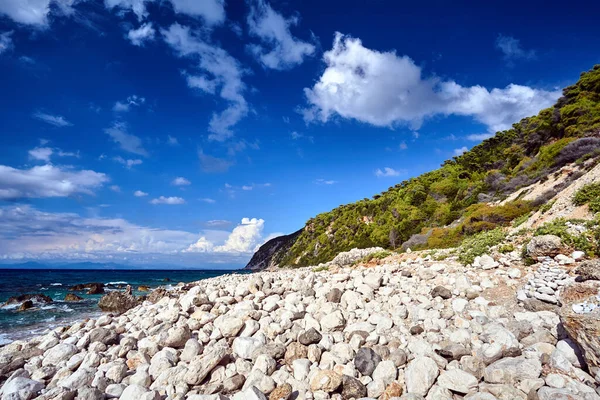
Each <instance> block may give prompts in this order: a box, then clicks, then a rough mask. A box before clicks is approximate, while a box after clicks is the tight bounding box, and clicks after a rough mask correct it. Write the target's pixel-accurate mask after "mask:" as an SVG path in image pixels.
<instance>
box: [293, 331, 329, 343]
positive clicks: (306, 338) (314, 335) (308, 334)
mask: <svg viewBox="0 0 600 400" xmlns="http://www.w3.org/2000/svg"><path fill="white" fill-rule="evenodd" d="M322 338H323V335H321V334H320V333H319V331H317V330H316V329H315V328H310V329H308V330H307V331H305V332H302V333H301V334H300V335H299V336H298V342H300V344H303V345H304V346H308V345H311V344H314V343H319V342H320V341H321V339H322Z"/></svg>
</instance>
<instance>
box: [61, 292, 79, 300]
mask: <svg viewBox="0 0 600 400" xmlns="http://www.w3.org/2000/svg"><path fill="white" fill-rule="evenodd" d="M81 300H83V297H80V296H77V295H76V294H75V293H67V294H66V295H65V301H81Z"/></svg>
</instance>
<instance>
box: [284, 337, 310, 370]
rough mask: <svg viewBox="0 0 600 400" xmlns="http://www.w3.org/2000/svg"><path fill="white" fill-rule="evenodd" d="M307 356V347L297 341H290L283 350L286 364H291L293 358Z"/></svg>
mask: <svg viewBox="0 0 600 400" xmlns="http://www.w3.org/2000/svg"><path fill="white" fill-rule="evenodd" d="M307 357H308V348H307V347H306V346H305V345H303V344H300V343H298V342H292V343H290V344H289V345H288V347H287V349H286V350H285V356H284V361H285V363H286V364H287V365H292V363H293V362H294V360H298V359H300V358H307Z"/></svg>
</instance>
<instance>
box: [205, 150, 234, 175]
mask: <svg viewBox="0 0 600 400" xmlns="http://www.w3.org/2000/svg"><path fill="white" fill-rule="evenodd" d="M198 158H199V159H200V168H202V171H204V172H209V173H217V172H227V170H229V168H230V167H231V166H232V165H233V162H232V161H229V160H226V159H224V158H218V157H213V156H211V155H208V154H205V153H204V151H203V150H202V149H200V150H198Z"/></svg>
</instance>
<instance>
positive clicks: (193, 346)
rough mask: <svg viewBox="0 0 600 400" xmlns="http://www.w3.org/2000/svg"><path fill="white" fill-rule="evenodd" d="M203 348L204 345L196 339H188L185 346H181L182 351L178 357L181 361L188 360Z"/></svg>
mask: <svg viewBox="0 0 600 400" xmlns="http://www.w3.org/2000/svg"><path fill="white" fill-rule="evenodd" d="M203 350H204V346H202V344H201V343H200V342H199V341H198V339H195V338H191V339H188V340H187V342H185V346H184V347H183V351H182V352H181V356H179V359H180V360H181V361H186V362H190V361H192V360H193V359H194V357H196V356H197V355H198V354H201V353H202V351H203Z"/></svg>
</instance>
